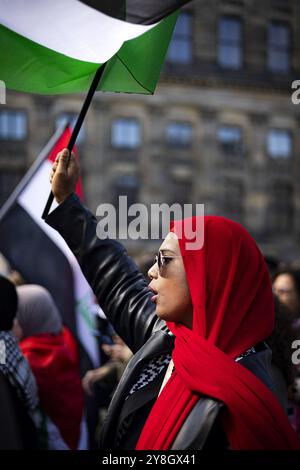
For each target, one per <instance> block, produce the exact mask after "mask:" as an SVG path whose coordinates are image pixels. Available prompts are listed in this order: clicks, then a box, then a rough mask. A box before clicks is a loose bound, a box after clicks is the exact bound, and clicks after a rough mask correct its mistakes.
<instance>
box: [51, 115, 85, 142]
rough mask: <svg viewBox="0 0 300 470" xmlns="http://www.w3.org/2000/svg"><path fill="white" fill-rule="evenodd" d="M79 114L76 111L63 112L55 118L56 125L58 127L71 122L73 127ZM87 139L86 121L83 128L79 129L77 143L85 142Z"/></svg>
mask: <svg viewBox="0 0 300 470" xmlns="http://www.w3.org/2000/svg"><path fill="white" fill-rule="evenodd" d="M77 117H78V115H77V114H74V113H61V114H59V115H58V116H57V118H56V119H55V127H56V129H57V128H58V127H60V126H65V125H66V124H68V123H69V124H70V126H71V128H72V129H73V128H74V126H75V124H76V121H77ZM84 141H85V125H84V123H83V124H82V126H81V129H80V131H79V134H78V137H77V139H76V144H79V145H80V144H83V142H84Z"/></svg>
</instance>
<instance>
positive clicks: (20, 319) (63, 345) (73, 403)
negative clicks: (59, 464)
mask: <svg viewBox="0 0 300 470" xmlns="http://www.w3.org/2000/svg"><path fill="white" fill-rule="evenodd" d="M17 294H18V299H19V306H18V311H17V318H16V320H15V324H14V328H13V332H14V334H15V336H16V337H17V338H18V339H19V341H20V348H21V350H22V352H23V354H24V355H25V357H26V358H27V360H28V362H29V364H30V366H31V368H32V371H33V373H34V376H35V378H36V382H37V385H38V391H39V397H40V403H41V407H42V410H43V412H44V413H45V424H46V428H47V432H48V439H49V442H50V447H51V448H52V449H53V448H56V449H67V448H70V449H77V447H78V444H79V437H80V428H81V421H82V417H83V391H82V387H81V379H80V374H79V358H78V352H77V345H76V342H75V340H74V338H73V337H72V335H71V333H70V332H69V330H68V329H67V328H66V327H64V326H63V324H62V321H61V318H60V315H59V312H58V310H57V308H56V306H55V304H54V301H53V299H52V297H51V295H50V293H49V292H48V291H47V290H46V289H45V288H43V287H41V286H38V285H24V286H19V287H17ZM47 417H49V418H50V419H49V420H48V419H47ZM52 423H53V424H54V426H53V425H52ZM57 431H58V432H57Z"/></svg>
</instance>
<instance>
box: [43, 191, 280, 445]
mask: <svg viewBox="0 0 300 470" xmlns="http://www.w3.org/2000/svg"><path fill="white" fill-rule="evenodd" d="M46 222H47V223H48V224H49V225H51V226H52V227H53V228H55V229H56V230H57V231H58V232H59V233H60V234H61V235H62V237H63V238H64V239H65V241H66V242H67V244H68V245H69V247H70V249H71V250H72V251H73V253H74V255H75V256H76V258H77V260H78V262H79V264H80V266H81V269H82V271H83V273H84V275H85V277H86V279H87V281H88V282H89V284H90V285H91V287H92V289H93V291H94V293H95V295H96V296H97V299H98V302H99V305H100V306H101V307H102V309H103V311H104V312H105V314H106V315H107V317H108V319H109V320H110V322H111V323H112V324H113V326H114V328H115V330H116V332H117V333H118V334H119V335H120V337H121V338H122V339H123V340H124V341H125V343H126V344H127V345H128V346H129V347H130V349H131V350H132V352H133V353H134V356H133V358H132V359H131V361H130V362H129V364H128V366H127V368H126V370H125V372H124V374H123V376H122V378H121V380H120V383H119V385H118V388H117V390H116V392H115V394H114V396H113V398H112V401H111V404H110V406H109V411H108V417H107V420H106V422H105V425H104V428H103V432H102V437H101V444H100V446H101V448H103V449H112V448H114V447H115V445H116V444H115V443H116V435H117V432H118V427H119V426H120V420H119V417H120V415H121V413H122V409H123V406H124V402H125V398H126V396H127V394H128V392H129V390H130V388H131V387H132V385H134V384H135V382H136V380H137V378H138V376H139V374H140V372H141V370H142V368H143V366H144V365H145V364H147V363H148V362H149V360H150V359H151V358H153V357H156V356H159V355H162V354H163V353H169V352H171V351H172V348H173V343H174V338H173V337H172V335H171V334H170V332H169V330H168V328H167V326H166V324H165V322H164V321H162V320H160V319H159V318H158V317H157V316H156V314H155V305H154V304H153V302H151V300H150V299H151V297H152V295H153V294H152V293H151V292H150V291H149V289H148V287H147V283H146V282H145V280H144V277H143V276H142V275H141V274H140V273H139V271H138V269H137V266H136V265H135V263H134V262H133V260H132V259H131V258H130V257H129V256H128V255H127V252H126V250H125V248H124V247H123V246H122V245H121V244H120V243H118V242H116V241H114V240H109V239H105V240H101V239H99V238H98V237H97V235H96V225H97V221H96V219H95V217H94V216H93V215H92V214H91V212H90V211H89V210H88V209H86V208H85V207H83V206H82V205H81V203H80V201H79V199H78V198H77V196H76V195H75V194H72V195H70V196H69V197H68V198H67V199H66V200H65V201H64V202H63V203H62V204H60V205H59V206H58V207H57V208H56V209H55V210H54V211H53V212H52V213H50V215H49V216H48V217H47V219H46ZM270 362H271V351H270V350H269V349H268V348H266V347H265V346H263V347H262V350H261V351H259V352H257V353H255V354H251V355H250V356H247V357H246V358H245V359H242V360H241V361H240V363H241V364H243V365H244V366H245V367H247V368H248V369H250V370H251V371H252V372H253V373H254V374H255V375H256V376H258V377H259V378H260V379H261V380H262V381H263V382H264V383H265V384H266V385H267V386H268V387H269V388H270V389H272V388H273V385H272V379H271V373H270ZM222 407H223V404H222V403H220V402H218V401H216V400H214V399H212V398H208V397H207V398H202V399H200V400H199V401H198V403H197V404H196V405H195V407H194V408H193V409H192V411H191V413H190V415H189V416H188V418H187V419H186V421H185V423H184V425H183V426H182V428H181V430H180V432H179V433H178V435H177V437H176V439H175V441H174V443H173V446H172V449H174V450H175V449H178V450H184V449H193V450H195V449H202V448H203V447H205V445H206V443H207V441H208V436H211V435H212V434H213V433H214V431H213V429H214V426H215V424H214V423H216V421H217V417H218V415H219V412H220V410H221V409H222ZM139 432H140V431H139ZM137 437H138V436H137ZM221 440H222V439H221ZM222 442H223V440H222ZM216 444H217V443H216ZM222 445H223V444H222ZM216 447H218V445H216Z"/></svg>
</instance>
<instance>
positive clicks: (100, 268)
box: [46, 150, 299, 450]
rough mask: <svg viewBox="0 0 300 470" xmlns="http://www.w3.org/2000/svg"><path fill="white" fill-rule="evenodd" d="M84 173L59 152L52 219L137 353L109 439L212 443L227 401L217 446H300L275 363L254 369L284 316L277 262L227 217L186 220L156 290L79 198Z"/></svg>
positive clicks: (107, 443) (118, 443)
mask: <svg viewBox="0 0 300 470" xmlns="http://www.w3.org/2000/svg"><path fill="white" fill-rule="evenodd" d="M78 174H79V168H78V164H77V163H76V160H75V157H74V155H71V157H70V160H69V159H68V152H67V151H66V150H64V151H62V152H61V153H59V154H58V156H57V158H56V162H55V163H54V165H53V169H52V174H51V181H52V191H53V194H54V196H55V198H56V200H57V202H58V203H59V206H58V207H57V208H56V209H55V210H54V211H53V212H52V213H51V214H50V215H49V216H48V217H47V219H46V222H47V223H48V224H49V225H51V226H52V227H54V228H55V229H56V230H58V231H59V233H60V234H61V235H62V236H63V237H64V239H65V240H66V242H67V244H68V245H69V247H70V248H71V250H72V251H73V253H74V254H75V256H76V257H77V259H78V262H79V263H80V265H81V268H82V270H83V273H84V274H85V276H86V278H87V280H88V282H89V283H90V285H91V286H92V288H93V290H94V292H95V294H96V296H97V299H98V302H99V304H100V305H101V306H102V308H103V310H104V311H105V313H106V315H107V316H108V318H109V320H110V321H111V323H112V324H113V326H114V328H115V329H116V331H117V332H118V334H119V335H120V336H121V337H122V339H123V340H124V342H125V343H126V344H127V345H128V346H129V347H130V349H131V350H132V351H133V352H134V356H133V358H132V359H131V361H130V362H129V364H128V367H127V369H126V371H125V372H124V376H123V377H122V380H121V381H120V384H119V386H118V388H117V390H116V392H115V394H114V397H113V399H112V402H111V404H110V407H109V410H108V417H107V419H106V422H105V425H104V427H103V430H102V437H101V444H100V445H101V447H102V448H104V449H107V448H121V449H132V448H136V449H147V450H151V449H157V450H165V449H172V450H173V449H174V450H176V449H201V448H205V445H206V444H207V440H206V437H207V436H208V435H209V433H210V432H211V433H212V432H213V427H212V422H213V421H214V419H212V415H213V410H215V409H217V408H220V409H221V411H220V413H219V412H218V418H220V419H221V424H222V428H223V430H222V431H223V433H224V432H225V434H226V436H225V438H226V439H227V442H226V445H224V446H223V445H220V446H218V445H216V441H214V443H213V444H214V448H218V449H220V448H224V447H228V443H229V446H230V448H231V449H265V450H267V449H274V450H277V449H299V440H298V437H297V436H296V434H295V432H294V431H293V429H292V428H291V426H290V424H289V423H288V419H287V417H286V415H285V414H284V410H283V408H282V407H281V405H280V403H279V401H278V399H277V398H276V396H275V394H274V393H273V392H272V391H271V390H272V389H273V386H272V383H271V382H272V380H271V377H270V374H269V372H268V369H267V364H263V365H261V367H260V370H258V367H256V369H255V368H253V367H251V366H250V362H251V361H250V360H251V356H252V357H253V358H254V360H253V361H254V363H255V361H256V364H258V359H257V356H259V355H260V354H261V352H260V350H259V348H260V347H261V345H263V342H264V340H265V339H266V338H267V337H268V336H269V335H270V333H271V332H272V330H273V328H274V315H275V314H274V303H273V296H272V287H271V281H270V278H269V274H268V271H267V267H266V264H265V261H264V259H263V256H262V255H261V253H260V251H259V249H258V247H257V246H256V243H255V242H254V240H253V239H252V238H251V236H250V235H249V234H248V232H247V231H246V230H245V229H244V228H242V227H241V226H240V225H239V224H237V223H235V222H232V221H230V220H227V219H225V218H222V217H197V218H192V219H185V220H184V221H178V222H175V223H174V225H173V226H172V227H171V232H170V233H169V234H168V236H167V237H166V239H165V240H164V242H163V244H162V246H161V247H160V250H159V254H158V256H157V259H156V262H155V264H154V265H153V266H152V268H151V269H150V270H149V276H150V278H151V283H150V286H147V285H146V283H145V280H144V279H143V278H142V276H141V275H140V274H139V273H138V270H137V268H136V266H135V265H134V263H133V262H132V260H130V258H129V257H128V255H127V253H126V250H125V249H124V248H123V247H122V246H121V245H120V244H119V243H117V242H116V241H115V240H109V239H107V238H106V237H104V238H102V237H101V233H100V235H99V234H98V233H99V232H98V228H97V221H96V219H95V218H94V217H93V215H92V214H91V213H90V211H88V210H87V209H86V208H84V207H83V206H82V205H81V204H80V201H79V199H78V198H77V196H76V195H75V194H74V190H75V184H76V180H77V178H78ZM96 232H97V235H98V237H96V236H95V233H96ZM202 242H203V243H202ZM149 287H150V290H151V291H152V294H150V292H149ZM153 294H154V295H153ZM263 347H264V349H266V350H267V347H266V346H263ZM267 352H270V351H269V350H267ZM248 356H249V358H248ZM269 358H270V357H269ZM252 365H253V362H252ZM166 369H167V370H166ZM254 369H255V370H254ZM261 371H263V374H261ZM214 416H215V415H214ZM218 424H219V422H218ZM195 429H196V434H195V432H194V431H195ZM191 435H192V436H193V438H194V437H195V439H194V440H192V441H191V439H190V436H191ZM222 442H223V441H222ZM218 443H221V441H219V440H218Z"/></svg>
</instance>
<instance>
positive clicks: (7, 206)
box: [0, 125, 66, 220]
mask: <svg viewBox="0 0 300 470" xmlns="http://www.w3.org/2000/svg"><path fill="white" fill-rule="evenodd" d="M65 129H66V125H62V126H59V128H58V129H57V130H56V131H55V133H54V134H53V136H52V137H51V139H50V140H49V141H48V143H47V144H46V145H45V147H44V148H43V149H42V150H41V151H40V153H39V155H38V156H37V158H36V159H35V161H34V163H33V164H32V165H31V167H30V168H29V170H28V171H27V173H26V174H25V175H24V177H23V178H22V180H21V181H20V183H19V184H18V185H17V187H16V188H15V189H14V191H13V192H12V193H11V195H10V196H9V198H8V199H7V201H5V203H4V204H3V206H2V207H1V209H0V220H2V219H3V217H4V216H5V215H6V213H7V211H8V210H9V209H10V208H11V206H12V205H13V204H14V203H15V201H16V199H17V198H18V196H19V195H20V194H21V192H22V191H23V190H24V189H25V187H26V186H27V184H28V182H29V181H30V180H31V178H32V177H33V175H34V174H35V173H36V172H37V170H38V169H39V167H40V165H41V164H42V163H43V161H44V160H45V158H46V157H47V156H48V154H49V153H50V151H51V150H52V148H53V147H54V145H55V144H56V142H57V141H58V139H59V138H60V137H61V136H62V134H63V132H64V131H65Z"/></svg>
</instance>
